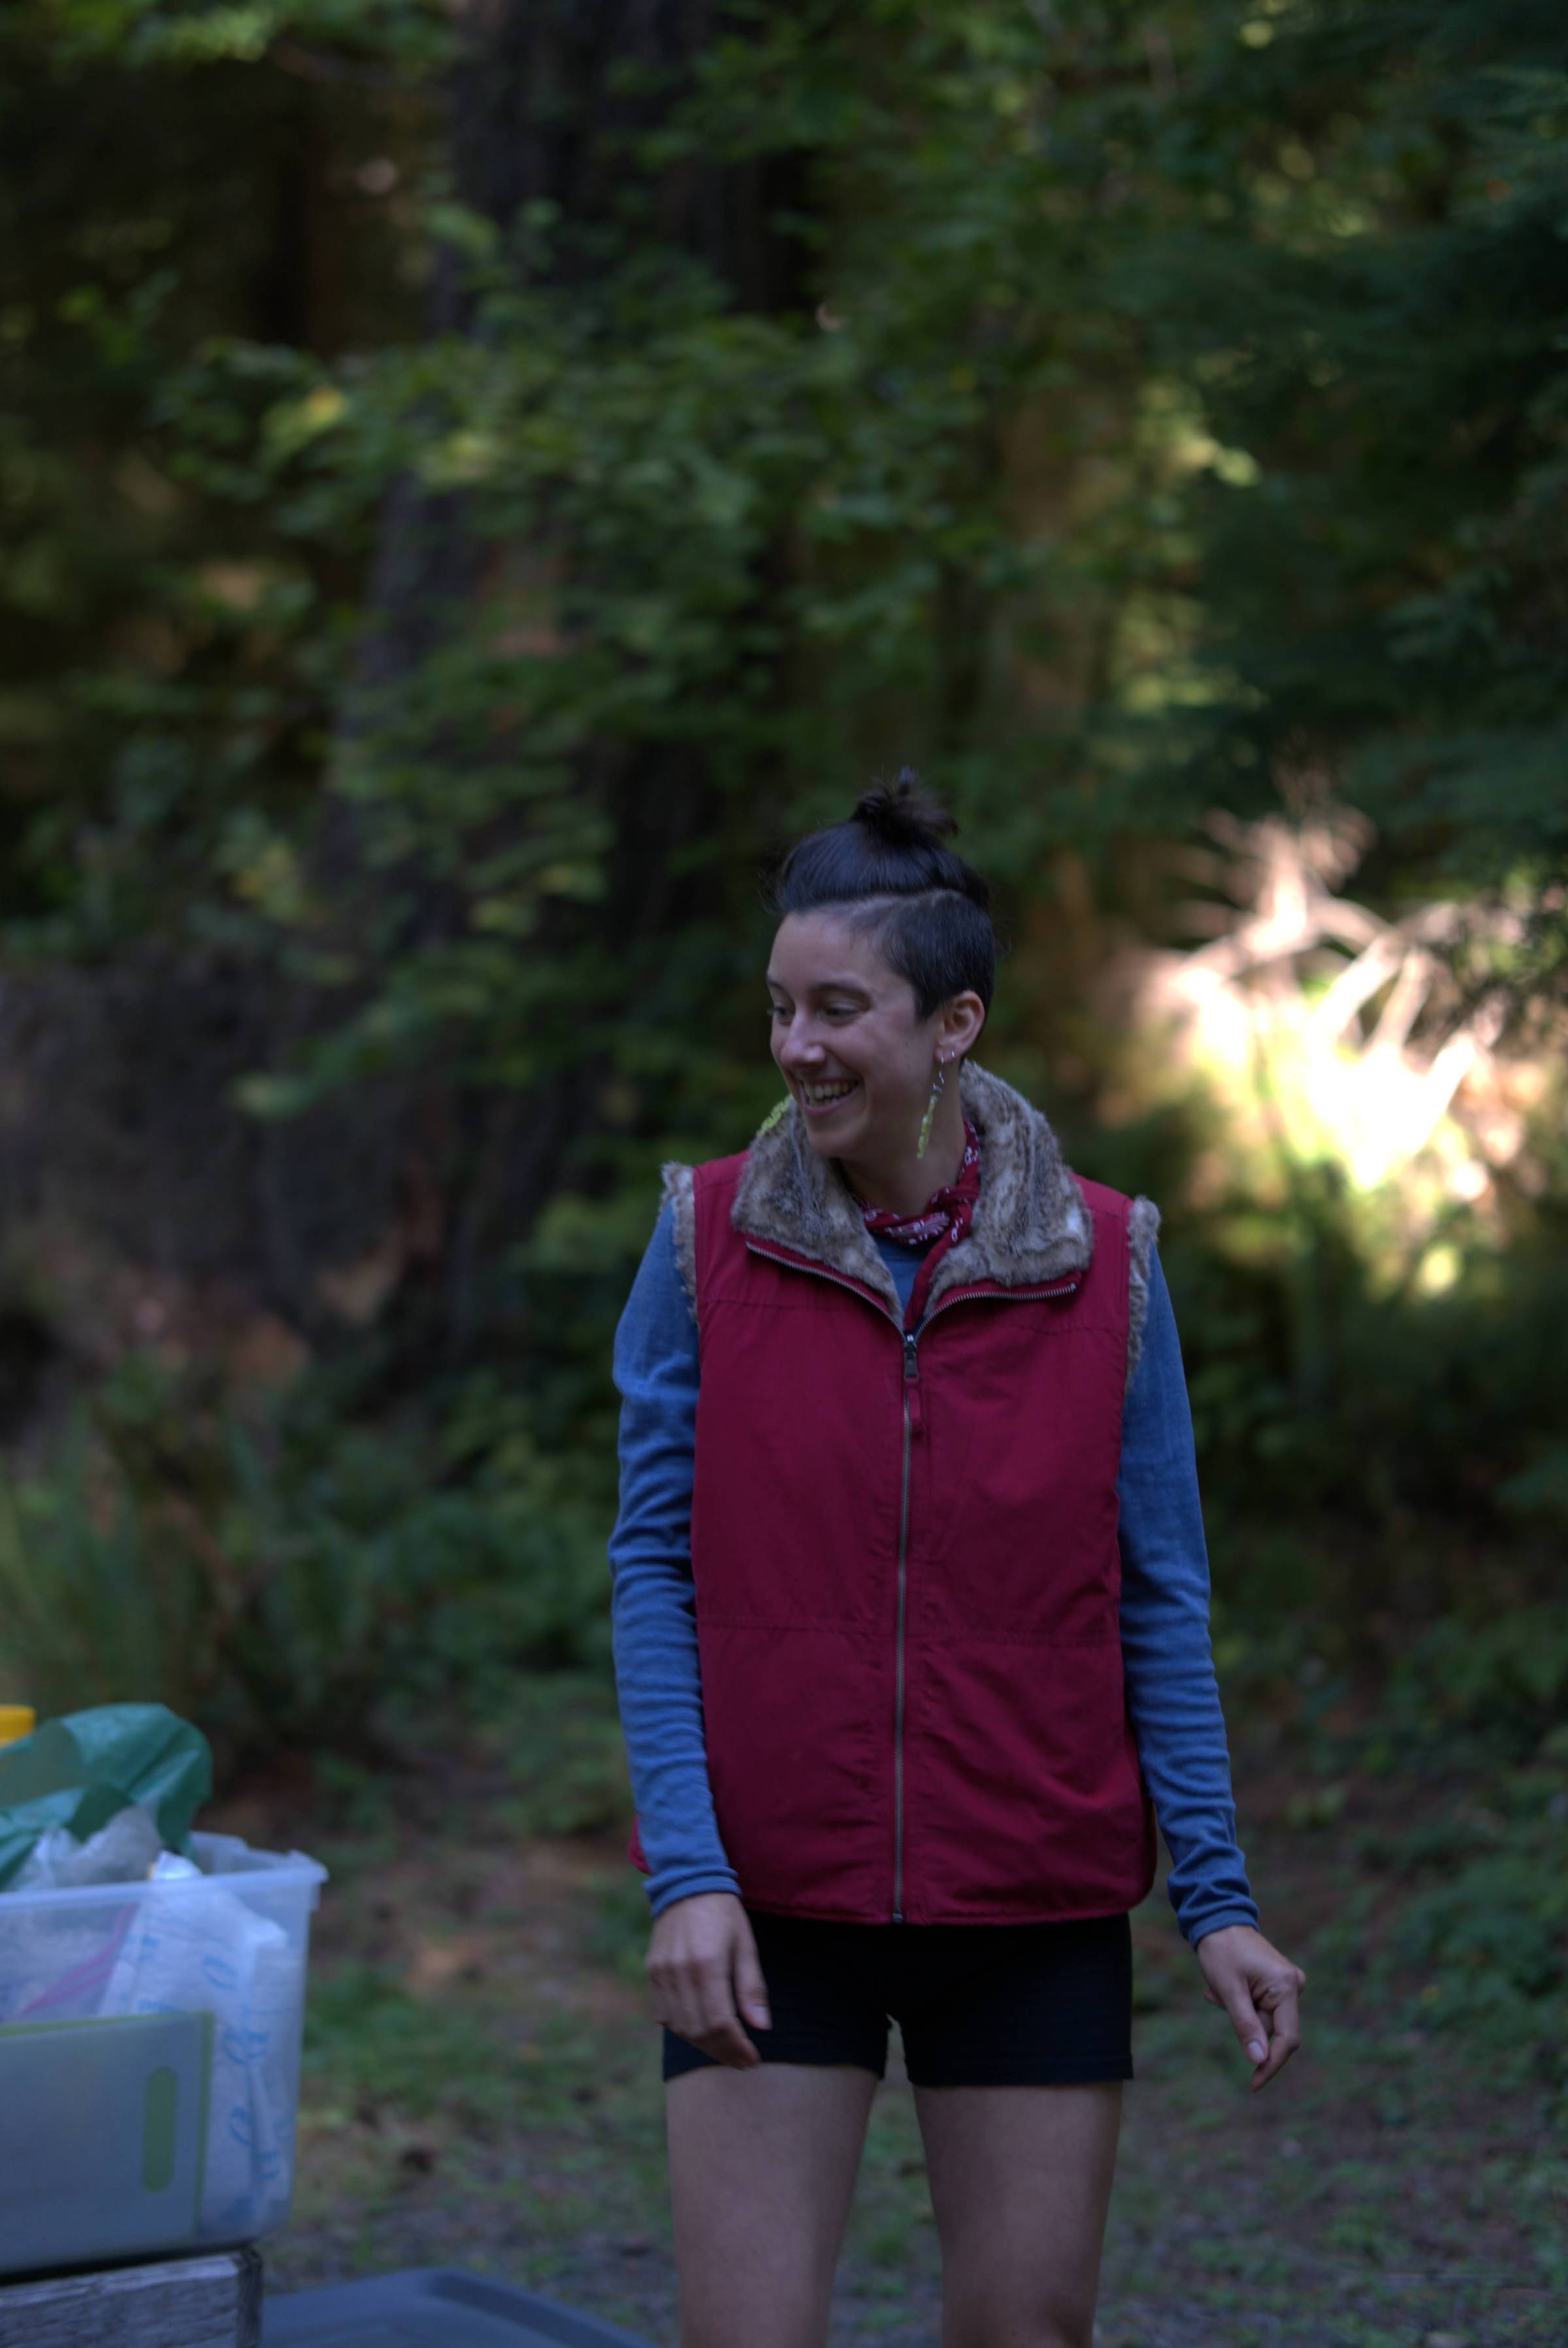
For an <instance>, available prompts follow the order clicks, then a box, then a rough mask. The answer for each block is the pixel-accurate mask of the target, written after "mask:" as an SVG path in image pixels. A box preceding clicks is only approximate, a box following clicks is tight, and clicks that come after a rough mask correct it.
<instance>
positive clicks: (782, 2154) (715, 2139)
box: [664, 2063, 876, 2348]
mask: <svg viewBox="0 0 1568 2348" xmlns="http://www.w3.org/2000/svg"><path fill="white" fill-rule="evenodd" d="M875 2099H876V2078H875V2076H874V2075H873V2074H872V2073H871V2072H869V2071H866V2070H862V2069H861V2068H860V2066H859V2065H856V2064H852V2063H825V2064H818V2063H758V2064H754V2065H753V2066H752V2067H751V2068H750V2069H749V2070H744V2071H736V2070H731V2069H729V2068H728V2067H727V2066H724V2065H718V2066H715V2067H713V2068H712V2069H709V2068H704V2069H702V2070H700V2071H683V2072H682V2073H681V2074H680V2075H679V2076H677V2077H676V2078H673V2079H671V2080H669V2081H668V2082H667V2083H666V2085H665V2089H664V2117H665V2134H666V2137H667V2140H668V2144H669V2149H670V2202H671V2215H672V2218H673V2220H674V2227H675V2263H676V2269H677V2272H678V2278H679V2286H680V2298H681V2348H741V2343H744V2348H824V2343H825V2341H826V2339H827V2325H828V2315H829V2311H830V2309H831V2306H832V2301H833V2278H834V2273H835V2269H836V2267H837V2264H838V2254H839V2251H840V2250H841V2248H842V2247H843V2242H844V2229H845V2222H846V2221H847V2219H848V2216H849V2206H850V2202H851V2200H852V2199H853V2197H854V2193H855V2180H856V2176H857V2175H858V2173H859V2168H860V2156H861V2153H862V2151H863V2149H864V2147H865V2144H866V2121H867V2119H868V2118H869V2116H870V2113H871V2106H872V2104H873V2102H874V2101H875Z"/></svg>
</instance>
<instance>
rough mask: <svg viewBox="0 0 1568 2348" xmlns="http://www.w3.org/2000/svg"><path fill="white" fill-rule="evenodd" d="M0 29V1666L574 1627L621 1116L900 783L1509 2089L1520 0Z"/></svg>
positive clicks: (1519, 1188) (1537, 195) (1533, 283)
mask: <svg viewBox="0 0 1568 2348" xmlns="http://www.w3.org/2000/svg"><path fill="white" fill-rule="evenodd" d="M0 61H3V68H4V90H3V95H0V121H3V133H4V135H3V137H0V383H3V385H4V400H3V411H4V412H3V416H0V513H3V516H4V540H5V548H4V559H3V567H0V601H3V604H4V613H5V618H4V627H3V630H0V741H3V743H4V754H5V755H4V776H3V782H0V966H3V970H4V983H3V985H0V1066H3V1068H4V1085H3V1086H0V1198H3V1200H4V1217H3V1221H0V1442H3V1443H4V1446H5V1457H6V1460H7V1463H8V1464H7V1468H6V1473H5V1483H4V1487H3V1490H0V1659H3V1662H4V1668H5V1685H4V1686H3V1687H0V1694H5V1695H6V1696H11V1695H16V1696H24V1695H26V1696H28V1697H30V1698H32V1699H34V1700H36V1701H37V1702H38V1703H39V1704H42V1705H44V1706H46V1707H47V1708H56V1707H67V1706H75V1705H77V1704H83V1703H87V1702H93V1701H97V1700H101V1699H105V1698H108V1697H111V1696H114V1695H118V1694H135V1695H138V1696H149V1695H158V1696H161V1697H162V1698H164V1699H165V1700H167V1701H168V1702H169V1703H170V1704H173V1705H174V1706H175V1707H176V1708H177V1709H178V1710H179V1711H181V1712H184V1713H187V1714H189V1715H192V1716H194V1717H196V1718H198V1719H200V1721H201V1722H202V1723H203V1725H205V1726H206V1727H207V1728H208V1730H209V1732H210V1734H211V1735H212V1736H213V1738H214V1740H215V1742H216V1744H217V1746H218V1748H219V1752H220V1760H221V1763H222V1766H223V1767H224V1769H225V1771H226V1773H227V1776H228V1779H229V1781H230V1782H231V1784H232V1783H237V1782H239V1781H241V1779H243V1778H244V1776H245V1775H246V1773H247V1772H254V1771H255V1770H257V1769H259V1768H262V1767H264V1766H268V1765H269V1764H270V1763H271V1762H272V1760H273V1759H274V1758H275V1756H278V1755H280V1754H286V1755H296V1756H297V1755H301V1754H305V1755H312V1756H318V1758H319V1759H321V1761H322V1766H323V1767H325V1768H326V1769H327V1770H328V1771H329V1774H330V1770H331V1768H332V1767H333V1766H338V1767H340V1768H345V1769H350V1770H352V1769H353V1768H354V1767H356V1766H359V1767H364V1766H370V1765H371V1764H373V1763H374V1764H379V1763H380V1762H382V1761H384V1760H385V1759H386V1758H387V1757H388V1756H392V1758H393V1759H394V1760H395V1756H397V1755H398V1754H399V1753H400V1752H402V1753H404V1754H405V1755H406V1753H407V1751H408V1750H409V1749H410V1742H411V1741H412V1743H413V1744H414V1745H415V1746H417V1745H418V1743H419V1741H420V1740H421V1739H422V1738H424V1737H425V1736H426V1735H428V1734H429V1733H430V1732H429V1729H428V1723H429V1722H430V1721H431V1720H433V1719H437V1718H439V1719H445V1720H447V1721H449V1722H460V1721H463V1720H473V1719H477V1718H482V1717H485V1716H487V1712H488V1714H489V1715H493V1714H495V1713H496V1712H497V1710H498V1709H504V1708H506V1707H507V1706H508V1705H514V1704H516V1702H517V1696H516V1689H517V1686H518V1674H519V1673H521V1674H523V1675H524V1677H525V1680H526V1683H527V1684H529V1685H533V1686H536V1687H542V1686H544V1685H545V1684H546V1682H547V1680H548V1677H549V1675H564V1676H562V1677H561V1684H563V1685H565V1684H570V1685H572V1686H574V1687H585V1686H589V1685H595V1684H597V1685H600V1686H601V1687H608V1684H609V1680H610V1636H609V1581H608V1570H607V1566H606V1561H605V1554H604V1540H605V1535H606V1532H607V1530H608V1528H609V1525H610V1521H611V1518H612V1514H613V1509H614V1491H615V1456H614V1435H615V1396H614V1393H613V1390H612V1388H611V1385H610V1376H609V1361H610V1336H611V1333H612V1330H613V1327H614V1323H615V1319H616V1316H617V1313H619V1310H620V1305H621V1303H622V1302H623V1300H624V1296H625V1292H626V1290H627V1287H628V1284H629V1282H630V1276H631V1273H632V1271H633V1269H634V1266H635V1263H636V1262H637V1259H638V1256H639V1253H640V1251H641V1247H642V1245H643V1243H644V1242H645V1241H646V1238H647V1235H648V1232H649V1230H650V1229H651V1222H652V1219H653V1214H654V1211H655V1204H656V1200H657V1195H658V1169H659V1166H660V1164H661V1161H662V1160H663V1159H667V1158H670V1157H680V1158H686V1159H697V1158H702V1157H705V1156H712V1155H714V1154H717V1153H720V1152H723V1151H727V1150H730V1149H733V1148H738V1147H741V1146H743V1143H744V1140H745V1139H746V1138H747V1136H748V1135H749V1134H750V1133H751V1132H752V1130H753V1128H754V1127H755V1125H756V1124H757V1122H758V1121H759V1120H760V1119H761V1117H763V1116H764V1114H765V1112H766V1111H767V1109H768V1108H769V1107H771V1105H772V1103H773V1101H774V1097H776V1093H777V1084H776V1078H775V1076H774V1071H773V1069H772V1066H771V1063H770V1061H769V1058H768V1055H767V1050H766V1045H765V1031H764V1024H763V1023H764V989H763V987H762V983H761V972H762V967H763V962H764V954H765V948H766V942H767V937H768V929H767V923H766V919H765V916H764V913H763V912H762V910H761V906H760V901H759V896H758V890H757V871H758V867H759V864H760V862H761V861H762V860H763V859H764V857H765V856H766V855H767V854H768V853H770V852H771V851H772V850H774V849H776V848H777V847H778V846H780V845H781V844H782V843H783V842H784V841H785V840H786V839H788V838H789V837H791V836H792V835H793V834H794V833H795V832H796V831H798V830H799V829H801V828H803V827H804V826H806V825H808V824H810V823H812V822H815V821H820V820H823V819H829V818H833V817H835V816H837V815H839V814H842V813H843V812H845V810H846V808H847V807H848V806H849V804H850V803H851V802H852V799H853V798H854V796H855V794H856V792H857V791H858V790H859V789H860V788H863V787H864V785H865V783H866V780H867V779H868V778H871V777H872V776H873V775H876V774H882V775H890V774H891V773H892V772H893V771H894V770H896V768H897V767H898V766H899V765H900V764H901V763H903V762H905V761H911V762H913V763H914V764H916V765H917V767H920V769H921V770H922V772H923V773H924V774H925V776H926V778H927V780H928V781H929V782H930V783H931V785H932V786H934V788H936V789H937V790H938V792H939V793H940V794H941V795H942V796H943V797H944V798H946V799H947V800H948V803H949V804H950V805H951V806H952V807H953V808H954V809H955V811H956V813H957V814H958V817H959V819H960V821H961V824H962V831H961V834H960V839H959V843H958V844H959V846H960V847H961V849H962V850H964V852H965V853H967V854H968V856H969V857H970V858H971V859H972V860H974V861H975V862H977V863H978V864H979V866H980V867H981V869H982V870H987V871H988V872H990V873H992V874H994V875H995V876H996V877H997V879H998V881H999V896H1000V901H1001V911H1002V916H1003V924H1004V928H1005V931H1006V933H1007V937H1008V941H1009V953H1008V956H1007V959H1006V962H1005V963H1004V968H1003V973H1002V981H1001V985H1000V990H999V997H998V1002H997V1005H996V1009H995V1011H994V1013H993V1015H992V1019H991V1023H990V1025H989V1030H988V1034H987V1038H986V1045H985V1050H984V1053H983V1055H982V1056H983V1057H984V1058H985V1060H986V1061H987V1063H988V1065H989V1066H993V1067H995V1068H997V1069H998V1070H999V1072H1000V1073H1002V1074H1003V1075H1005V1076H1008V1077H1009V1079H1011V1080H1012V1081H1014V1082H1016V1083H1018V1084H1019V1085H1020V1086H1021V1087H1022V1088H1023V1089H1024V1090H1025V1091H1026V1092H1028V1093H1029V1094H1030V1097H1032V1098H1034V1099H1035V1100H1036V1101H1037V1102H1039V1104H1040V1106H1041V1107H1043V1108H1044V1109H1045V1110H1046V1111H1047V1113H1048V1114H1049V1115H1050V1117H1052V1119H1053V1121H1054V1122H1055V1123H1056V1124H1057V1126H1058V1128H1059V1129H1060V1130H1061V1133H1062V1135H1063V1137H1064V1139H1065V1142H1066V1144H1067V1147H1068V1150H1069V1155H1070V1156H1071V1159H1073V1161H1074V1162H1075V1163H1076V1164H1078V1165H1079V1166H1080V1167H1081V1168H1082V1169H1084V1170H1086V1171H1090V1172H1092V1173H1093V1174H1094V1175H1096V1176H1097V1177H1100V1178H1102V1179H1107V1180H1110V1181H1112V1182H1114V1183H1117V1184H1119V1185H1122V1186H1123V1187H1126V1188H1130V1189H1144V1190H1147V1191H1148V1192H1150V1193H1151V1194H1152V1195H1153V1197H1154V1198H1155V1199H1156V1200H1158V1201H1159V1202H1160V1204H1161V1206H1162V1208H1163V1214H1164V1224H1163V1238H1162V1248H1163V1257H1164V1262H1165V1264H1166V1268H1167V1272H1168V1274H1169V1278H1170V1282H1171V1286H1172V1289H1173V1295H1174V1299H1175V1304H1176V1311H1177V1318H1178V1323H1179V1326H1180V1329H1181V1332H1182V1336H1183V1343H1184V1354H1185V1358H1186V1362H1187V1367H1188V1373H1189V1378H1190V1384H1191V1390H1192V1396H1193V1405H1194V1420H1195V1425H1196V1430H1197V1437H1198V1445H1199V1456H1200V1467H1201V1471H1202V1477H1203V1483H1204V1496H1205V1502H1206V1509H1207V1516H1208V1524H1209V1531H1210V1539H1211V1549H1212V1557H1213V1565H1214V1587H1215V1601H1214V1614H1215V1636H1216V1652H1217V1655H1218V1659H1219V1663H1220V1669H1221V1673H1222V1678H1223V1681H1224V1684H1225V1692H1226V1696H1227V1701H1229V1702H1230V1703H1231V1704H1233V1705H1235V1706H1238V1707H1240V1708H1241V1709H1242V1712H1243V1713H1244V1715H1245V1716H1247V1717H1252V1718H1255V1719H1257V1720H1259V1721H1262V1722H1266V1723H1267V1724H1270V1725H1271V1731H1272V1733H1273V1734H1275V1735H1276V1737H1277V1738H1278V1739H1279V1740H1280V1743H1281V1749H1282V1750H1284V1751H1286V1752H1287V1753H1288V1754H1290V1755H1291V1756H1294V1758H1293V1760H1292V1766H1293V1768H1295V1769H1296V1772H1297V1773H1298V1778H1299V1786H1300V1789H1301V1790H1300V1791H1299V1792H1298V1794H1297V1796H1296V1805H1297V1808H1296V1824H1297V1825H1298V1826H1299V1827H1300V1828H1302V1829H1303V1830H1304V1831H1305V1830H1310V1829H1314V1828H1316V1829H1317V1830H1319V1831H1322V1830H1329V1831H1339V1830H1340V1829H1341V1828H1343V1826H1344V1822H1345V1806H1346V1802H1347V1800H1348V1799H1350V1800H1351V1805H1352V1813H1353V1811H1354V1795H1353V1789H1354V1788H1355V1787H1358V1786H1359V1785H1361V1784H1364V1783H1374V1784H1375V1783H1378V1782H1382V1783H1385V1784H1389V1785H1395V1786H1398V1787H1410V1788H1419V1787H1428V1788H1429V1789H1430V1788H1439V1789H1446V1791H1445V1792H1444V1800H1445V1801H1447V1803H1448V1807H1444V1808H1441V1809H1440V1812H1434V1813H1433V1814H1432V1816H1433V1818H1435V1819H1436V1823H1435V1824H1434V1823H1432V1820H1431V1819H1429V1820H1428V1823H1427V1826H1426V1828H1425V1829H1424V1832H1425V1839H1424V1841H1420V1842H1419V1847H1418V1845H1416V1844H1407V1845H1398V1844H1395V1843H1390V1844H1389V1845H1388V1846H1387V1847H1386V1848H1384V1849H1382V1853H1381V1860H1380V1863H1382V1864H1384V1865H1385V1866H1386V1867H1387V1868H1389V1869H1392V1870H1393V1872H1394V1873H1395V1874H1396V1875H1397V1876H1398V1877H1399V1880H1400V1881H1401V1883H1402V1884H1403V1885H1404V1887H1405V1890H1406V1892H1407V1893H1408V1899H1407V1901H1406V1906H1405V1909H1404V1910H1402V1911H1401V1912H1402V1913H1403V1915H1404V1920H1405V1921H1404V1923H1403V1925H1402V1927H1401V1930H1402V1931H1403V1932H1404V1935H1405V1937H1404V1939H1403V1941H1401V1942H1399V1949H1400V1950H1401V1951H1402V1958H1403V1961H1404V1962H1408V1963H1409V1964H1411V1965H1414V1966H1416V1967H1417V1968H1418V1970H1419V1977H1420V1979H1421V1980H1422V1981H1423V1982H1425V1983H1426V1987H1425V1988H1424V1989H1423V1990H1422V1991H1421V1993H1420V1994H1421V1996H1422V1998H1423V1999H1424V2001H1425V2002H1424V2004H1423V2005H1422V2008H1421V2013H1420V2019H1421V2023H1422V2026H1423V2028H1430V2029H1434V2030H1441V2029H1444V2028H1449V2027H1451V2028H1452V2029H1453V2030H1455V2031H1458V2032H1460V2033H1464V2032H1470V2033H1472V2034H1473V2033H1474V2032H1475V2031H1476V2030H1477V2029H1478V2028H1479V2029H1481V2032H1482V2036H1483V2040H1484V2043H1485V2044H1488V2045H1489V2046H1490V2047H1491V2048H1492V2050H1493V2052H1494V2054H1497V2055H1498V2056H1499V2059H1502V2058H1503V2057H1506V2060H1507V2061H1509V2062H1511V2063H1513V2064H1515V2065H1516V2066H1518V2074H1519V2076H1520V2077H1521V2078H1522V2079H1525V2078H1527V2079H1529V2080H1530V2081H1532V2083H1533V2085H1534V2087H1535V2088H1538V2089H1540V2090H1542V2091H1543V2092H1544V2093H1545V2094H1546V2095H1547V2097H1548V2101H1549V2103H1554V2107H1555V2108H1557V2109H1558V2110H1559V2111H1561V2110H1562V2108H1563V2098H1564V2096H1565V2095H1568V2070H1565V2068H1564V2055H1563V2047H1564V2044H1565V2043H1568V2034H1565V2031H1564V2027H1563V2025H1564V2023H1565V2022H1568V1890H1564V1876H1563V1869H1562V1867H1561V1863H1560V1860H1561V1840H1562V1832H1563V1819H1564V1817H1565V1816H1568V1599H1565V1597H1564V1594H1563V1575H1562V1559H1563V1540H1564V1534H1565V1532H1568V1347H1564V1344H1563V1327H1564V1325H1565V1323H1568V1256H1565V1253H1564V1249H1563V1236H1564V1231H1565V1228H1568V1144H1565V1141H1564V1122H1563V1110H1564V1106H1565V1103H1564V1058H1563V1047H1564V1042H1565V1039H1568V983H1565V982H1568V896H1565V882H1568V763H1565V754H1568V698H1565V686H1568V588H1565V585H1564V582H1565V581H1568V144H1565V143H1564V141H1565V132H1568V32H1565V29H1564V24H1563V15H1562V11H1561V7H1560V5H1557V0H1485V5H1481V0H1476V5H1470V0H1435V5H1434V0H1377V5H1372V4H1371V0H1241V5H1237V4H1236V0H1173V5H1169V6H1164V7H1161V8H1151V7H1143V6H1132V5H1116V0H1106V5H1081V0H1061V5H1049V0H868V4H867V5H865V6H862V7H859V8H856V9H849V10H846V9H843V8H838V7H834V6H830V5H821V4H819V0H733V5H704V0H599V5H594V6H589V5H568V0H483V5H480V0H473V5H467V6H454V7H448V6H445V5H426V0H302V5H286V0H236V5H207V0H185V5H169V0H163V4H161V5H160V0H23V5H15V6H13V7H12V8H11V9H9V10H7V11H6V12H5V17H4V20H3V23H0ZM453 1733H454V1734H456V1733H457V1732H456V1730H454V1732H453ZM334 1756H335V1760H334ZM590 1780H591V1783H589V1781H590ZM607 1788H608V1790H607ZM572 1800H576V1801H577V1803H578V1805H579V1808H578V1810H577V1811H572V1812H571V1815H572V1816H573V1817H578V1818H588V1819H589V1822H590V1823H591V1822H592V1819H593V1817H594V1815H595V1810H594V1805H595V1803H596V1802H597V1803H598V1804H600V1807H601V1810H602V1813H603V1815H605V1816H609V1817H611V1818H614V1817H619V1816H620V1815H621V1811H620V1810H619V1809H618V1808H617V1807H616V1806H617V1804H621V1805H624V1800H625V1794H624V1785H623V1782H621V1781H620V1780H619V1779H617V1778H616V1776H615V1775H614V1773H613V1772H611V1773H610V1776H608V1777H607V1776H605V1775H604V1774H603V1773H602V1772H601V1773H600V1776H598V1777H594V1776H593V1773H592V1771H589V1772H588V1773H587V1776H586V1777H585V1778H584V1780H583V1783H582V1784H579V1786H578V1788H577V1792H576V1794H575V1795H574V1796H572V1797H570V1798H569V1799H568V1801H567V1808H568V1810H569V1811H570V1810H571V1801H572ZM606 1806H608V1807H606ZM1425 1815H1426V1813H1425V1812H1423V1817H1425ZM1553 1853H1555V1854H1556V1857H1555V1859H1553ZM1488 2034H1490V2035H1488Z"/></svg>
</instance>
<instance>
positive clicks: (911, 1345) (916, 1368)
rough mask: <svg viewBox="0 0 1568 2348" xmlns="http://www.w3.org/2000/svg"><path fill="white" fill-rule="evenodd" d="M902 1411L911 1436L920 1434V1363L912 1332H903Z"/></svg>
mask: <svg viewBox="0 0 1568 2348" xmlns="http://www.w3.org/2000/svg"><path fill="white" fill-rule="evenodd" d="M904 1409H905V1413H906V1415H907V1418H908V1422H909V1432H910V1434H911V1435H918V1434H919V1432H920V1362H919V1357H918V1355H917V1353H916V1351H915V1337H914V1332H913V1331H912V1330H908V1329H906V1331H905V1332H904Z"/></svg>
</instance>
